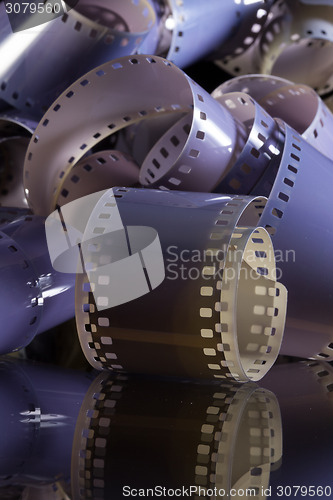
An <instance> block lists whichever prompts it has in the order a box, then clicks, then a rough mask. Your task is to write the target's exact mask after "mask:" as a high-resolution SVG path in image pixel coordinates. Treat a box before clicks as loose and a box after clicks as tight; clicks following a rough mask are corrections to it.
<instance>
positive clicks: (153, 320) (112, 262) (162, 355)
mask: <svg viewBox="0 0 333 500" xmlns="http://www.w3.org/2000/svg"><path fill="white" fill-rule="evenodd" d="M264 205H265V200H264V199H261V198H253V197H243V198H239V197H230V196H216V195H209V194H202V193H201V194H199V193H182V192H180V191H177V192H171V191H158V190H144V189H130V188H115V189H110V190H106V191H104V192H101V193H95V194H93V195H89V196H87V197H84V198H80V199H79V200H76V201H74V202H71V203H68V204H66V205H64V206H62V207H61V208H59V209H58V210H57V211H55V212H53V213H52V214H51V215H50V216H49V217H48V218H47V221H46V233H47V240H48V246H49V249H50V254H51V261H52V263H53V266H54V267H55V269H56V270H57V271H63V272H74V271H77V272H78V277H77V291H76V318H77V327H78V332H79V336H80V341H81V345H82V348H83V350H84V353H85V355H86V356H87V359H88V360H89V362H90V363H91V364H92V365H93V366H94V367H95V368H110V369H114V370H126V371H132V372H145V373H158V374H167V375H178V376H190V377H206V378H207V377H208V378H217V379H218V378H227V377H233V378H235V379H237V380H240V381H245V380H247V379H252V380H258V379H260V378H261V377H262V376H263V375H264V374H265V373H266V372H267V371H268V369H269V368H270V367H271V365H272V364H273V363H274V361H275V359H276V357H277V355H278V352H279V348H280V344H281V340H282V334H283V329H284V321H285V308H286V291H285V288H284V287H283V286H282V285H280V284H279V283H278V282H277V281H276V277H275V258H274V250H273V247H272V245H271V241H270V237H269V235H268V233H267V232H266V231H265V230H264V229H263V228H259V227H256V225H257V222H258V220H259V216H260V214H261V212H262V210H263V208H264ZM64 229H65V231H64ZM134 299H135V300H134ZM134 347H135V349H134Z"/></svg>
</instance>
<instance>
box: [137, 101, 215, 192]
mask: <svg viewBox="0 0 333 500" xmlns="http://www.w3.org/2000/svg"><path fill="white" fill-rule="evenodd" d="M197 97H198V100H199V101H200V102H204V98H203V97H202V95H200V94H197ZM200 119H202V120H206V119H207V115H206V114H205V113H203V112H200ZM183 130H184V132H185V133H186V134H187V135H189V133H190V125H189V124H186V125H184V127H183ZM205 135H206V134H205V132H203V131H202V130H198V131H197V133H196V138H197V139H199V140H201V141H203V140H204V139H205ZM170 142H171V144H172V145H173V146H174V147H177V146H179V144H180V141H179V139H178V137H177V136H175V135H173V136H172V137H171V138H170ZM160 153H161V155H162V156H163V157H164V158H167V157H168V156H169V152H168V151H167V149H165V147H162V148H161V149H160ZM199 154H200V151H198V150H196V149H191V151H190V152H189V157H191V158H197V157H198V156H199ZM152 164H153V165H154V166H155V167H156V168H157V169H158V168H160V166H161V164H160V162H159V161H158V160H157V159H156V158H153V160H152ZM191 170H192V169H191V168H190V167H187V166H184V165H182V166H180V167H179V169H178V171H179V172H180V173H183V174H189V173H190V172H191ZM147 172H148V174H149V175H150V177H151V178H152V179H154V178H155V174H154V172H153V171H152V170H151V169H147ZM145 181H146V182H147V183H148V184H151V180H150V179H149V178H147V177H146V178H145ZM168 181H169V182H170V183H171V184H175V185H179V184H180V183H181V180H180V179H177V178H175V177H171V178H170V179H169V180H168ZM161 188H164V186H161Z"/></svg>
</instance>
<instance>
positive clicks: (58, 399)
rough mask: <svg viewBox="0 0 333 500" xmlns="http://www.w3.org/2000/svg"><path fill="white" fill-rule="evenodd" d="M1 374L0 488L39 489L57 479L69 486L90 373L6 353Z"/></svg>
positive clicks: (1, 360)
mask: <svg viewBox="0 0 333 500" xmlns="http://www.w3.org/2000/svg"><path fill="white" fill-rule="evenodd" d="M0 374H1V381H0V394H1V400H2V401H5V402H6V404H4V405H1V410H0V422H1V426H2V428H3V429H4V430H5V431H6V432H3V437H2V439H1V446H0V488H1V487H4V486H9V485H11V484H16V485H22V486H24V485H25V486H28V485H29V486H31V487H33V486H35V487H37V488H38V486H39V487H41V483H42V484H44V485H50V484H53V483H55V482H56V481H61V480H62V481H63V482H64V483H67V487H68V485H69V482H70V468H71V455H72V442H73V437H74V430H75V425H76V420H77V418H78V416H79V410H80V406H81V404H82V402H83V399H84V396H85V394H86V392H87V390H88V389H89V386H90V385H91V381H92V380H93V378H94V377H92V376H91V375H88V374H87V373H80V372H77V371H76V372H75V371H74V370H64V369H60V368H52V367H49V366H46V365H44V366H43V365H38V364H36V363H32V362H23V361H19V360H16V359H13V358H11V357H9V356H8V357H2V358H1V359H0ZM59 486H60V485H59ZM28 498H31V497H28ZM33 498H34V497H33ZM35 498H37V497H35ZM43 498H44V499H45V498H51V497H43Z"/></svg>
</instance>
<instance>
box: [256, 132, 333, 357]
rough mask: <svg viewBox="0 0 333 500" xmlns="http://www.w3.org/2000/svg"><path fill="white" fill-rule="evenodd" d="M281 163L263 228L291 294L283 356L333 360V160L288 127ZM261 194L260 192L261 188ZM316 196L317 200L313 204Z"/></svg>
mask: <svg viewBox="0 0 333 500" xmlns="http://www.w3.org/2000/svg"><path fill="white" fill-rule="evenodd" d="M281 126H283V127H284V130H285V145H284V150H283V153H282V158H281V164H280V167H279V169H278V171H277V175H276V177H275V179H273V178H272V179H271V180H270V182H271V186H272V187H271V193H270V196H269V199H268V203H267V205H266V206H265V208H264V210H263V214H262V216H261V218H260V224H261V225H263V227H266V229H267V230H268V231H269V232H270V234H271V237H272V241H273V244H274V248H275V251H276V252H278V253H279V262H278V263H277V269H278V273H279V276H280V279H281V281H282V283H284V284H285V286H286V287H287V289H288V291H289V296H288V316H287V321H286V333H285V336H284V340H283V342H282V346H281V353H282V354H288V355H293V356H299V357H304V358H311V359H318V360H329V359H333V358H332V357H333V330H332V324H333V323H332V320H333V317H332V311H333V309H332V300H333V299H332V276H331V269H332V266H331V265H330V249H331V247H332V238H333V234H332V227H333V221H331V210H330V209H329V207H330V206H331V193H330V189H329V186H330V185H331V182H330V179H331V177H332V162H331V160H330V159H328V158H327V157H326V156H324V155H322V154H321V153H320V152H319V151H317V150H316V149H315V148H313V147H312V146H311V145H310V144H308V143H307V142H306V141H305V140H304V139H303V138H302V137H300V136H299V135H298V134H297V132H295V131H294V130H293V129H292V128H291V127H289V126H288V125H287V124H284V125H283V124H282V122H281ZM268 187H269V186H268ZM260 191H262V189H260ZM313 193H316V195H315V196H318V202H315V203H312V202H311V201H310V200H311V199H313V196H314V195H313Z"/></svg>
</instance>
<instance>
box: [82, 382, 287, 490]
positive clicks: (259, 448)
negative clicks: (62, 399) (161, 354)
mask: <svg viewBox="0 0 333 500" xmlns="http://www.w3.org/2000/svg"><path fill="white" fill-rule="evenodd" d="M281 457H282V428H281V417H280V411H279V405H278V402H277V400H276V398H275V396H274V395H273V393H271V392H269V391H266V390H263V389H260V388H258V387H257V386H256V385H255V384H252V383H249V384H244V385H242V386H240V385H237V384H231V383H230V384H228V383H224V384H220V385H210V386H207V385H200V384H189V383H187V382H185V381H184V382H166V381H154V380H150V381H148V380H144V379H141V380H140V379H131V378H127V377H124V376H121V375H119V376H117V377H116V378H114V377H111V376H110V375H108V374H107V373H102V374H101V375H100V376H98V377H97V378H96V380H95V381H94V382H93V384H92V386H91V388H90V389H89V391H88V393H87V395H86V398H85V400H84V403H83V405H82V408H81V411H80V417H79V419H78V422H77V427H76V431H75V439H74V446H73V459H72V489H73V496H74V498H76V499H78V500H79V499H80V500H81V499H88V498H96V499H97V498H98V499H103V498H105V499H106V498H111V497H113V496H115V497H120V496H121V495H122V494H123V492H124V490H123V488H124V486H126V485H127V488H129V486H128V485H131V488H133V489H135V490H136V491H139V490H140V489H147V488H150V489H154V488H155V487H157V486H162V487H165V488H166V489H168V488H171V489H177V488H183V487H185V488H187V489H188V491H189V488H190V487H191V488H192V490H191V495H192V498H214V499H215V498H219V496H218V495H216V493H215V494H214V493H213V494H212V492H211V490H213V491H214V488H216V490H220V491H219V493H220V496H221V493H222V492H224V495H225V496H224V497H225V498H229V492H230V490H231V489H236V490H239V491H240V490H246V489H249V488H251V490H252V494H253V493H254V495H252V497H253V498H256V499H264V498H266V496H265V494H264V491H265V489H266V487H267V486H268V484H269V477H270V470H271V467H274V466H278V464H279V463H280V461H281ZM129 471H130V474H129ZM199 488H201V489H199ZM216 490H215V491H216ZM199 491H200V492H201V496H200V497H199V496H196V492H199Z"/></svg>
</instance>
